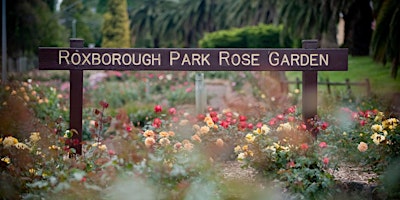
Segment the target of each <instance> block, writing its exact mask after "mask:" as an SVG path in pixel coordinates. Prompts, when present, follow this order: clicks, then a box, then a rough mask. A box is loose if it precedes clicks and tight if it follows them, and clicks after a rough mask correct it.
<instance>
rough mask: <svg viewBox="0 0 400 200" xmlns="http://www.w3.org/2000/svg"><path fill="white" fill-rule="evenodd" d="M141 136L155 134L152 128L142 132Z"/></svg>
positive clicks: (152, 135)
mask: <svg viewBox="0 0 400 200" xmlns="http://www.w3.org/2000/svg"><path fill="white" fill-rule="evenodd" d="M143 136H144V137H152V138H153V137H154V136H155V133H154V131H153V130H146V131H145V132H144V133H143Z"/></svg>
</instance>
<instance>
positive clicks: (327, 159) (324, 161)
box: [322, 157, 329, 165]
mask: <svg viewBox="0 0 400 200" xmlns="http://www.w3.org/2000/svg"><path fill="white" fill-rule="evenodd" d="M322 162H323V163H324V164H325V165H327V164H329V158H328V157H324V158H323V159H322Z"/></svg>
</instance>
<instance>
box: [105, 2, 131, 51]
mask: <svg viewBox="0 0 400 200" xmlns="http://www.w3.org/2000/svg"><path fill="white" fill-rule="evenodd" d="M101 33H102V35H103V37H102V43H101V46H102V47H118V48H129V47H131V41H130V30H129V18H128V8H127V3H126V0H109V2H108V9H107V12H106V13H105V14H104V21H103V25H102V28H101Z"/></svg>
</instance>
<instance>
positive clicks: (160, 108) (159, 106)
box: [154, 105, 162, 113]
mask: <svg viewBox="0 0 400 200" xmlns="http://www.w3.org/2000/svg"><path fill="white" fill-rule="evenodd" d="M154 112H156V113H160V112H162V107H161V105H156V106H154Z"/></svg>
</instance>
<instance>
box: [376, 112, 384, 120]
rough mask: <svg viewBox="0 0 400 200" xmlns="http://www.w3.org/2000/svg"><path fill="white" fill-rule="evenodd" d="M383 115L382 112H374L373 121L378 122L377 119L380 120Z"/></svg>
mask: <svg viewBox="0 0 400 200" xmlns="http://www.w3.org/2000/svg"><path fill="white" fill-rule="evenodd" d="M384 116H385V115H384V114H383V112H378V114H376V116H375V119H374V121H376V122H378V121H382V118H383V117H384Z"/></svg>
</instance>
